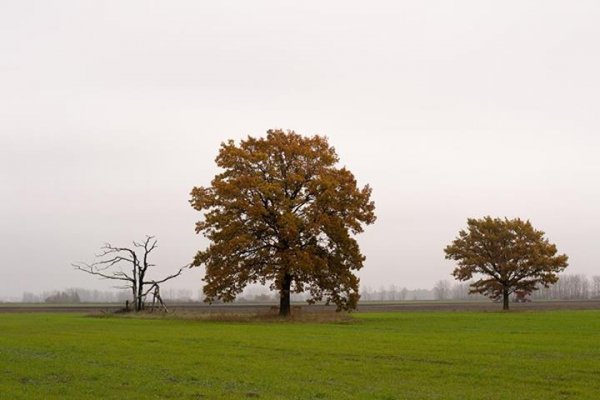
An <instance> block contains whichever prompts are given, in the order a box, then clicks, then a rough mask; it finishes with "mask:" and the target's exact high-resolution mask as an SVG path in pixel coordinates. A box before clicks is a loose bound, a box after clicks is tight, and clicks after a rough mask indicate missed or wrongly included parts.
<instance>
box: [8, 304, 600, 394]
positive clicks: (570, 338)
mask: <svg viewBox="0 0 600 400" xmlns="http://www.w3.org/2000/svg"><path fill="white" fill-rule="evenodd" d="M599 343H600V311H553V312H520V313H474V312H471V313H468V312H460V313H459V312H456V313H439V312H421V313H378V314H375V313H373V314H355V315H354V317H353V320H352V321H348V320H346V319H343V320H341V321H337V320H332V321H330V320H327V319H326V320H324V321H322V320H317V321H313V322H298V323H281V322H278V321H277V320H275V319H274V320H260V319H259V320H252V321H242V322H239V321H229V320H222V321H219V320H202V319H200V320H198V319H194V318H183V319H172V318H169V319H160V318H122V317H108V318H98V317H90V316H85V315H81V314H70V313H69V314H47V313H42V314H25V313H15V314H0V399H65V398H76V399H98V398H103V399H124V398H131V399H138V398H139V399H152V398H155V399H158V398H165V399H166V398H173V399H235V398H237V399H248V398H260V399H350V398H358V399H521V398H522V399H525V398H527V399H597V398H598V396H599V393H600V346H599V345H598V344H599Z"/></svg>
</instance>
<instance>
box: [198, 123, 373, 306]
mask: <svg viewBox="0 0 600 400" xmlns="http://www.w3.org/2000/svg"><path fill="white" fill-rule="evenodd" d="M216 162H217V165H218V166H219V167H220V168H222V169H223V171H222V172H221V173H220V174H218V175H217V176H215V178H214V179H213V181H212V184H211V186H210V187H206V188H205V187H195V188H194V189H193V190H192V193H191V195H192V200H191V204H192V206H193V207H194V208H195V209H196V210H198V211H204V212H205V213H204V220H203V221H201V222H198V223H197V225H196V232H197V233H204V235H205V236H206V237H207V238H208V239H209V240H210V241H211V245H210V246H209V247H208V248H207V249H205V250H202V251H199V252H198V254H197V255H196V257H195V259H194V263H193V264H194V265H196V266H200V265H205V266H206V275H205V278H204V281H205V282H206V285H205V286H204V294H205V295H206V301H208V302H211V301H214V300H215V299H221V300H223V301H233V300H234V299H235V297H236V296H237V295H238V294H240V293H241V292H242V291H243V290H244V288H245V287H246V285H247V284H249V283H261V284H265V283H267V282H269V283H271V289H274V290H277V291H278V292H279V294H280V296H279V297H280V302H279V313H280V315H282V316H287V315H288V314H289V313H290V293H291V291H292V290H293V291H295V292H309V293H310V295H311V298H310V300H309V302H314V301H318V300H322V299H325V300H326V301H327V302H333V303H334V304H336V305H337V307H338V310H341V309H352V308H355V307H356V303H357V301H358V298H359V294H358V282H359V280H358V277H356V276H355V275H354V274H353V273H352V272H353V271H357V270H359V269H361V268H362V266H363V262H364V260H365V257H364V256H363V255H362V254H361V252H360V249H359V246H358V243H357V242H356V240H355V239H354V235H356V234H358V233H360V232H362V231H363V225H368V224H372V223H373V222H374V221H375V214H374V209H375V205H374V203H373V202H372V201H371V200H370V197H371V188H370V187H369V186H365V187H363V188H359V187H357V183H356V179H355V178H354V176H353V175H352V173H351V172H350V171H348V170H347V169H346V168H338V167H336V164H337V162H338V156H337V154H336V152H335V149H334V148H333V147H330V146H329V144H328V142H327V139H326V138H324V137H321V136H313V137H304V136H301V135H298V134H296V133H294V132H292V131H288V132H284V131H281V130H270V131H268V132H267V137H266V138H259V139H255V138H253V137H248V139H247V140H243V141H241V143H240V144H239V145H236V144H235V143H234V141H232V140H230V141H228V142H227V143H223V144H222V145H221V149H220V151H219V155H218V156H217V159H216Z"/></svg>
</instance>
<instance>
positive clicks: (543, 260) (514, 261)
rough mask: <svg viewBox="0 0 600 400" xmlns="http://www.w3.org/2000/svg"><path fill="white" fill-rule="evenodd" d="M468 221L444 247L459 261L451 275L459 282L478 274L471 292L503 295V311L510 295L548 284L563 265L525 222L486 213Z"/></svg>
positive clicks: (449, 256) (552, 248) (563, 259)
mask: <svg viewBox="0 0 600 400" xmlns="http://www.w3.org/2000/svg"><path fill="white" fill-rule="evenodd" d="M467 225H468V227H467V230H461V231H460V232H459V234H458V237H457V238H456V239H455V240H454V241H453V242H452V244H451V245H449V246H448V247H446V248H445V249H444V252H445V253H446V259H449V260H456V261H457V262H458V263H457V264H458V265H457V267H456V268H455V269H454V272H453V273H452V274H453V275H454V277H455V278H456V279H458V280H460V281H467V280H470V279H472V278H473V275H475V274H481V275H483V277H482V278H481V279H479V280H477V281H476V282H474V283H473V284H471V290H470V293H481V294H483V295H485V296H488V297H490V298H492V299H494V300H498V299H500V298H502V300H503V309H504V310H508V300H509V296H510V294H512V293H514V292H516V291H518V292H519V293H523V294H527V295H529V294H530V293H531V292H533V291H534V290H537V289H538V288H539V287H540V286H544V287H549V286H550V285H551V284H554V283H556V282H557V281H558V275H557V274H558V273H559V272H562V271H563V270H564V269H565V268H566V267H567V266H568V263H567V260H568V257H567V256H566V255H565V254H561V255H557V254H556V253H557V249H556V246H555V245H554V244H552V243H550V242H549V241H548V239H546V238H544V232H542V231H538V230H535V229H534V228H533V226H532V225H531V223H530V222H529V221H523V220H521V219H518V218H517V219H507V218H505V219H500V218H492V217H489V216H488V217H485V218H482V219H468V220H467Z"/></svg>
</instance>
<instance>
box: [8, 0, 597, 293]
mask: <svg viewBox="0 0 600 400" xmlns="http://www.w3.org/2000/svg"><path fill="white" fill-rule="evenodd" d="M598 21H600V3H598V2H597V1H577V2H571V1H527V2H523V1H502V2H500V1H481V0H478V1H458V2H448V1H428V2H423V1H411V2H401V1H390V2H378V1H371V2H351V1H303V2H297V1H295V2H286V1H279V0H278V1H252V2H250V1H222V2H221V1H220V2H199V1H169V2H158V1H156V2H151V1H127V2H117V1H112V2H109V1H107V2H101V1H54V2H47V1H39V2H34V1H13V2H9V1H3V2H0V135H1V136H0V140H1V142H0V145H1V147H0V168H1V169H0V196H1V198H2V201H1V203H0V220H1V225H0V243H1V252H2V257H1V259H0V298H7V297H11V296H17V297H18V296H20V294H21V292H22V291H24V290H29V291H34V292H38V291H42V290H50V289H61V288H66V287H74V286H80V287H88V288H109V287H110V286H111V285H110V283H108V282H99V281H96V280H95V279H93V278H91V277H89V276H86V275H83V274H81V273H77V272H75V271H73V270H72V269H71V268H70V266H69V265H70V263H71V262H74V261H80V260H83V261H90V260H91V258H92V256H93V254H94V252H96V251H97V249H98V247H99V246H100V245H101V244H102V243H103V242H105V241H110V242H111V243H113V244H126V243H129V242H130V241H131V240H133V239H141V238H143V236H144V235H145V234H153V235H156V236H157V238H158V239H159V245H160V248H159V250H158V253H157V256H156V259H155V260H156V261H157V262H158V263H159V264H160V265H161V267H162V268H164V270H174V269H175V268H177V267H178V266H180V265H183V264H186V263H187V262H189V261H190V260H191V258H192V256H193V255H194V253H195V251H196V250H197V249H198V248H200V247H202V246H204V245H205V244H206V242H205V241H204V239H203V238H201V237H197V236H196V235H195V234H194V231H193V229H194V222H195V221H196V220H197V219H198V218H199V217H200V216H199V215H198V214H197V213H196V212H195V211H194V210H192V209H191V207H189V205H188V199H189V192H190V190H191V188H192V186H194V185H206V184H208V183H209V181H210V179H211V177H212V176H213V175H214V174H215V173H216V172H217V170H216V167H215V166H214V162H213V159H214V157H215V155H216V152H217V149H218V146H219V143H220V142H221V141H223V140H226V139H229V138H234V139H238V138H242V137H244V136H245V135H248V134H251V135H255V136H256V135H262V134H264V132H265V131H266V130H267V129H269V128H284V129H294V130H296V131H297V132H299V133H303V134H316V133H318V134H324V135H327V136H328V137H329V138H330V142H331V144H332V145H334V146H335V147H336V149H337V150H338V153H339V155H340V156H341V159H342V163H343V164H345V165H346V166H348V167H349V168H350V169H351V170H352V171H353V172H354V173H355V175H356V176H357V178H358V179H359V182H360V183H361V184H365V183H370V184H371V185H372V186H373V188H374V199H375V201H376V205H377V214H378V218H379V219H378V221H377V223H376V224H375V225H373V226H371V227H369V228H368V229H367V232H366V233H365V234H364V235H362V236H361V237H360V239H359V240H360V243H361V244H362V246H363V249H364V252H365V254H366V255H367V257H368V260H367V263H366V267H365V269H364V270H363V271H362V272H361V274H360V275H361V277H362V281H363V283H364V284H367V285H370V286H375V287H377V286H379V285H383V284H385V285H388V284H390V283H395V284H397V285H401V286H407V287H409V288H416V287H430V286H432V285H433V282H434V281H435V280H438V279H446V278H449V273H450V271H451V269H452V268H451V267H452V265H451V264H450V263H449V262H447V261H445V260H444V259H443V252H442V249H443V247H444V246H445V245H446V244H448V243H449V242H450V241H451V240H452V239H453V238H454V237H455V235H456V233H457V232H458V230H459V229H461V228H462V227H464V225H465V223H466V219H467V217H479V216H483V215H488V214H489V215H492V216H508V217H517V216H518V217H522V218H529V219H531V221H532V222H533V224H534V226H536V227H537V228H538V229H542V230H544V231H546V232H547V234H548V236H549V237H550V238H551V240H552V241H554V242H556V243H557V245H558V247H559V250H561V251H563V252H566V253H567V254H568V255H569V256H570V258H571V260H570V261H571V266H570V267H569V271H570V272H571V273H586V274H588V275H593V274H598V273H600V269H599V268H598V267H599V265H600V264H599V260H600V245H598V243H599V242H598V231H599V230H600V185H599V178H600V157H599V154H600V133H599V131H600V101H599V100H600V99H599V97H600V74H599V72H598V71H600V45H599V44H600V43H599V42H600V24H598ZM201 272H202V271H201V270H195V271H191V272H189V273H188V274H187V277H185V278H182V279H179V280H177V281H176V282H175V283H174V286H177V287H182V288H199V287H200V285H201V282H200V279H201Z"/></svg>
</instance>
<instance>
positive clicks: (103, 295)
mask: <svg viewBox="0 0 600 400" xmlns="http://www.w3.org/2000/svg"><path fill="white" fill-rule="evenodd" d="M161 295H162V297H163V299H164V300H165V301H170V302H181V303H187V302H192V301H198V298H196V299H194V298H193V292H192V290H187V289H164V290H161ZM130 297H131V293H130V291H129V290H116V291H111V290H90V289H83V288H70V289H65V290H62V291H51V292H42V293H40V294H35V293H31V292H24V293H23V297H22V299H21V301H22V302H23V303H48V304H77V303H125V301H126V300H130V301H131V299H130Z"/></svg>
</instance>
